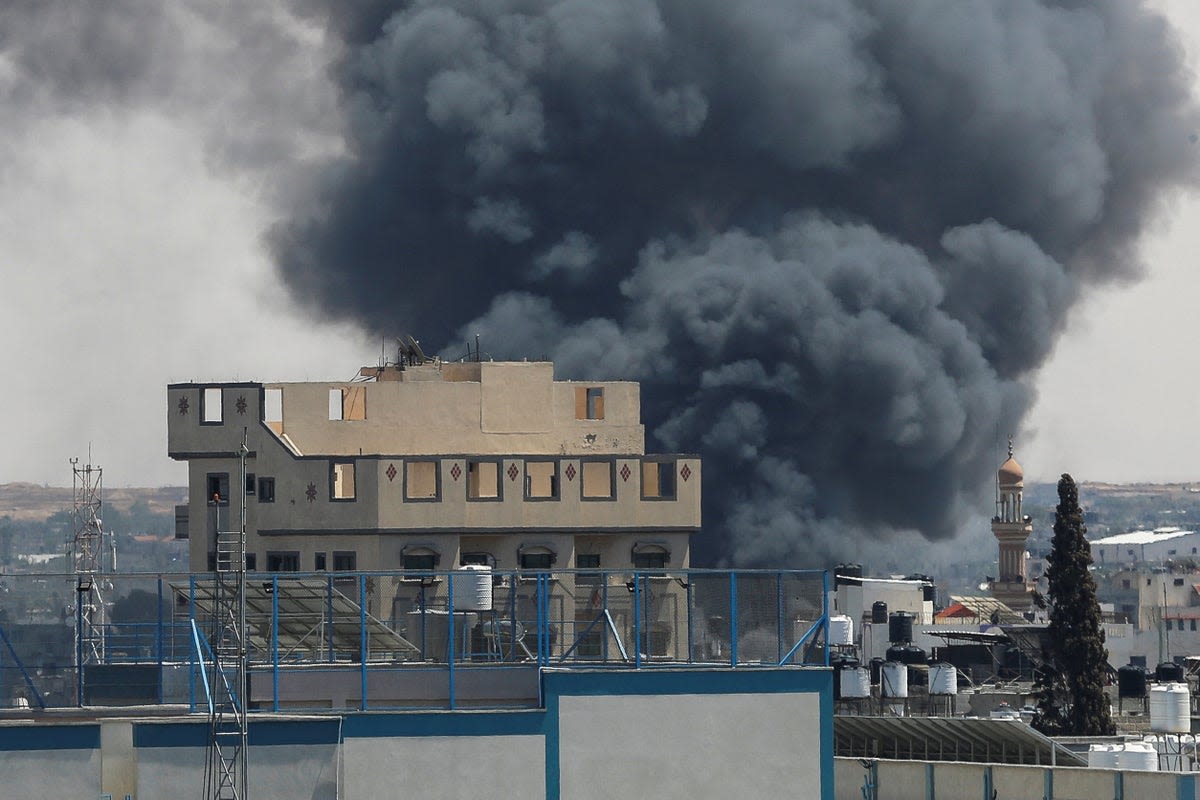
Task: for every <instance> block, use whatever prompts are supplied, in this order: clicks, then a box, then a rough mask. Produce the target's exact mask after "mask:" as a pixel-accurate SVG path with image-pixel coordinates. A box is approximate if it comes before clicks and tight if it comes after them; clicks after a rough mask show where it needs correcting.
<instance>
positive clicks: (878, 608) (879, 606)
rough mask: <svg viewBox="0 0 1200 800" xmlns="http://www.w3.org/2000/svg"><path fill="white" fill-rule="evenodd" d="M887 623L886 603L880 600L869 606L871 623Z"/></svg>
mask: <svg viewBox="0 0 1200 800" xmlns="http://www.w3.org/2000/svg"><path fill="white" fill-rule="evenodd" d="M887 621H888V613H887V603H885V602H883V601H882V600H876V601H875V602H874V603H872V604H871V622H872V624H874V625H883V624H884V623H886V622H887Z"/></svg>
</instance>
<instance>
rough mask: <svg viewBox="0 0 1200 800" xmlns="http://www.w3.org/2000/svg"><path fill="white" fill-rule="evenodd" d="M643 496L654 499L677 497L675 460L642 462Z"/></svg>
mask: <svg viewBox="0 0 1200 800" xmlns="http://www.w3.org/2000/svg"><path fill="white" fill-rule="evenodd" d="M642 498H643V499H652V500H673V499H675V462H673V461H643V462H642Z"/></svg>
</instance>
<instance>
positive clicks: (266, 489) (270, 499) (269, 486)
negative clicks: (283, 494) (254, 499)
mask: <svg viewBox="0 0 1200 800" xmlns="http://www.w3.org/2000/svg"><path fill="white" fill-rule="evenodd" d="M258 502H260V503H274V502H275V479H274V478H259V479H258Z"/></svg>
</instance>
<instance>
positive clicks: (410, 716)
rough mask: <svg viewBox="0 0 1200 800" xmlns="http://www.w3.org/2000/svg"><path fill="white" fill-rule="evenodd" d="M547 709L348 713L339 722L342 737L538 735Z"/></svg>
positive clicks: (542, 732)
mask: <svg viewBox="0 0 1200 800" xmlns="http://www.w3.org/2000/svg"><path fill="white" fill-rule="evenodd" d="M546 717H547V713H546V712H545V711H542V710H541V709H537V710H531V711H411V712H398V713H394V714H380V713H373V714H348V715H347V716H346V717H345V720H344V722H343V723H342V736H343V737H344V738H346V739H359V738H379V737H389V736H400V737H404V736H540V735H542V734H544V733H545V732H546Z"/></svg>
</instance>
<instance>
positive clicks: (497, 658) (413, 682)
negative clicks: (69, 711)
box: [0, 569, 828, 710]
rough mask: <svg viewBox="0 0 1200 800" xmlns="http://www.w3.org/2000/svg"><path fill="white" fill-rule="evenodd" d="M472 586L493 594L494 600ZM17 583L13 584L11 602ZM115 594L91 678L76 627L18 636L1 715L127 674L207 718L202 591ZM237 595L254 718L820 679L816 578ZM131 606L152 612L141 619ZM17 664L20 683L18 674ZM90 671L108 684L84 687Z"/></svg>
mask: <svg viewBox="0 0 1200 800" xmlns="http://www.w3.org/2000/svg"><path fill="white" fill-rule="evenodd" d="M41 577H42V578H43V583H47V584H52V583H53V581H50V580H45V576H41ZM59 577H62V576H59ZM468 577H469V579H470V580H478V581H490V591H488V588H489V587H488V586H487V584H485V583H479V584H470V583H469V582H467V581H468ZM21 578H22V576H12V575H10V576H7V580H8V583H9V585H10V586H11V585H12V584H14V582H19V581H20V580H21ZM460 581H462V582H461V583H460ZM111 582H112V589H111V590H110V592H109V596H111V597H112V598H113V602H112V606H111V608H110V613H109V614H108V615H107V617H106V618H107V619H108V620H109V622H108V624H107V625H106V626H105V627H104V651H103V663H102V664H99V665H93V664H85V665H84V669H82V670H80V669H77V668H76V666H75V665H74V664H71V663H70V662H72V661H75V660H76V659H75V658H72V656H73V655H74V654H75V642H74V637H73V630H72V626H71V625H70V623H69V622H65V623H64V622H62V621H61V620H60V621H59V622H58V623H53V624H52V623H45V624H43V625H42V627H43V628H47V629H52V630H51V633H50V634H48V633H47V632H46V631H40V632H39V636H41V637H42V639H44V638H45V637H46V636H48V635H51V634H52V637H53V638H57V639H62V641H61V642H57V643H55V644H54V645H53V646H46V645H45V644H44V642H42V640H41V639H39V642H42V643H41V644H39V647H33V646H32V644H30V643H25V644H23V641H22V640H21V637H20V636H18V637H14V639H15V640H16V641H14V642H13V643H11V644H10V645H9V650H11V651H12V657H10V658H7V659H5V658H0V703H4V704H7V702H8V699H9V698H10V697H13V696H15V695H16V694H17V690H18V689H19V688H20V685H24V684H25V683H26V680H27V679H28V680H31V681H33V682H35V683H37V682H42V683H43V684H46V685H53V690H52V691H48V692H43V693H42V694H43V695H44V696H45V697H46V700H45V702H46V703H47V705H71V704H74V702H75V698H74V697H73V695H74V690H73V686H72V684H74V683H76V682H77V681H78V682H79V685H81V686H82V685H83V683H84V682H87V681H92V685H91V686H90V687H89V688H90V690H91V691H89V693H88V694H87V695H86V696H88V697H90V698H92V700H91V702H96V703H100V704H103V703H104V698H105V696H106V693H105V691H97V687H99V688H101V689H104V688H105V687H104V686H100V685H99V684H96V683H95V682H94V681H96V680H101V679H103V680H104V681H108V682H109V683H110V684H114V685H115V684H118V683H119V682H120V681H121V676H122V675H124V673H123V672H121V670H122V669H124V668H125V666H124V665H129V668H133V667H140V668H142V670H143V672H144V670H145V669H150V670H151V674H156V675H157V680H156V681H153V685H151V686H150V687H149V688H148V689H146V690H145V695H144V697H141V701H142V702H166V703H184V704H186V705H187V706H188V707H190V708H192V709H193V710H198V708H197V703H198V702H199V703H200V704H201V706H203V705H204V704H206V703H207V701H206V700H205V699H204V691H205V690H204V688H202V687H205V686H206V685H207V683H208V676H207V675H206V668H207V667H208V665H209V664H211V661H210V660H209V661H207V663H206V659H208V656H207V655H206V653H205V651H204V648H203V643H204V640H203V637H202V636H200V633H201V631H203V630H204V629H205V627H206V625H207V622H208V619H209V616H210V614H211V607H210V605H211V604H210V603H208V601H206V599H205V598H206V596H208V595H207V594H206V592H208V591H209V590H208V588H207V587H209V586H211V578H210V576H208V575H205V574H195V575H186V574H180V575H151V576H147V575H130V576H123V575H114V576H111ZM249 584H250V587H251V589H252V591H253V593H254V595H253V598H252V602H251V604H250V607H249V610H248V613H247V626H248V631H247V637H246V643H247V647H248V659H249V664H250V677H251V687H252V689H251V693H250V697H248V698H247V702H248V703H249V704H250V707H251V708H252V709H254V708H261V709H282V708H289V709H305V708H317V707H320V708H355V709H366V708H371V709H386V708H458V707H468V706H469V707H489V706H494V707H510V706H515V707H523V706H530V705H536V704H537V703H538V702H539V698H538V696H537V695H538V680H537V676H538V673H539V670H541V669H544V668H547V667H555V668H592V669H609V668H611V669H655V668H660V667H664V666H672V665H678V664H689V665H694V666H713V667H726V668H728V667H747V666H775V667H778V666H784V665H827V663H828V653H827V648H825V647H824V642H825V641H826V640H827V637H828V610H827V608H826V600H825V598H826V597H827V593H828V581H827V576H826V574H825V573H824V572H820V571H788V570H784V571H779V570H772V571H767V570H739V571H728V570H647V571H634V570H626V571H600V570H596V569H588V570H579V571H576V570H555V571H552V572H536V571H515V570H514V571H500V570H494V571H493V572H492V573H491V574H490V575H487V574H486V573H484V575H483V576H478V575H474V574H472V575H470V576H468V575H467V573H465V572H461V571H459V572H451V571H441V572H424V573H399V572H397V573H382V572H363V573H334V574H330V573H315V574H300V573H278V574H267V573H254V574H253V577H252V579H251V581H250V582H249ZM468 590H470V591H468ZM135 592H138V593H137V594H136V595H135V594H134V593H135ZM459 595H463V596H459ZM467 595H470V596H467ZM481 595H484V596H489V597H490V602H482V603H481V602H480V596H481ZM130 597H136V599H137V600H138V601H139V602H143V601H144V602H145V603H147V604H149V603H156V604H157V605H156V607H155V608H145V609H142V608H139V607H135V606H136V604H135V603H133V601H131V600H130V599H129V598H130ZM131 608H132V611H133V612H136V613H131ZM114 610H115V611H120V612H122V613H113V611H114ZM68 619H69V618H68ZM9 628H10V629H11V628H12V626H11V625H10V626H9ZM197 637H200V638H197ZM26 638H30V637H26ZM23 648H25V649H23ZM39 648H40V650H39ZM60 651H61V652H60ZM18 654H20V655H19V657H18ZM22 660H23V662H24V664H25V665H26V666H27V667H28V668H29V669H28V674H27V675H26V677H25V678H22V677H21V676H20V675H18V674H16V673H15V665H16V664H17V663H18V662H20V661H22ZM93 667H103V668H105V669H98V670H96V671H95V673H94V674H95V675H96V676H97V677H95V678H93V677H92V675H93V673H92V672H89V670H91V669H92V668H93ZM139 674H142V673H139ZM59 683H61V684H63V686H62V687H59V686H58V684H59ZM322 692H324V694H321V693H322ZM81 694H82V692H81ZM317 695H320V696H319V697H318V696H317ZM310 701H311V702H310Z"/></svg>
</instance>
